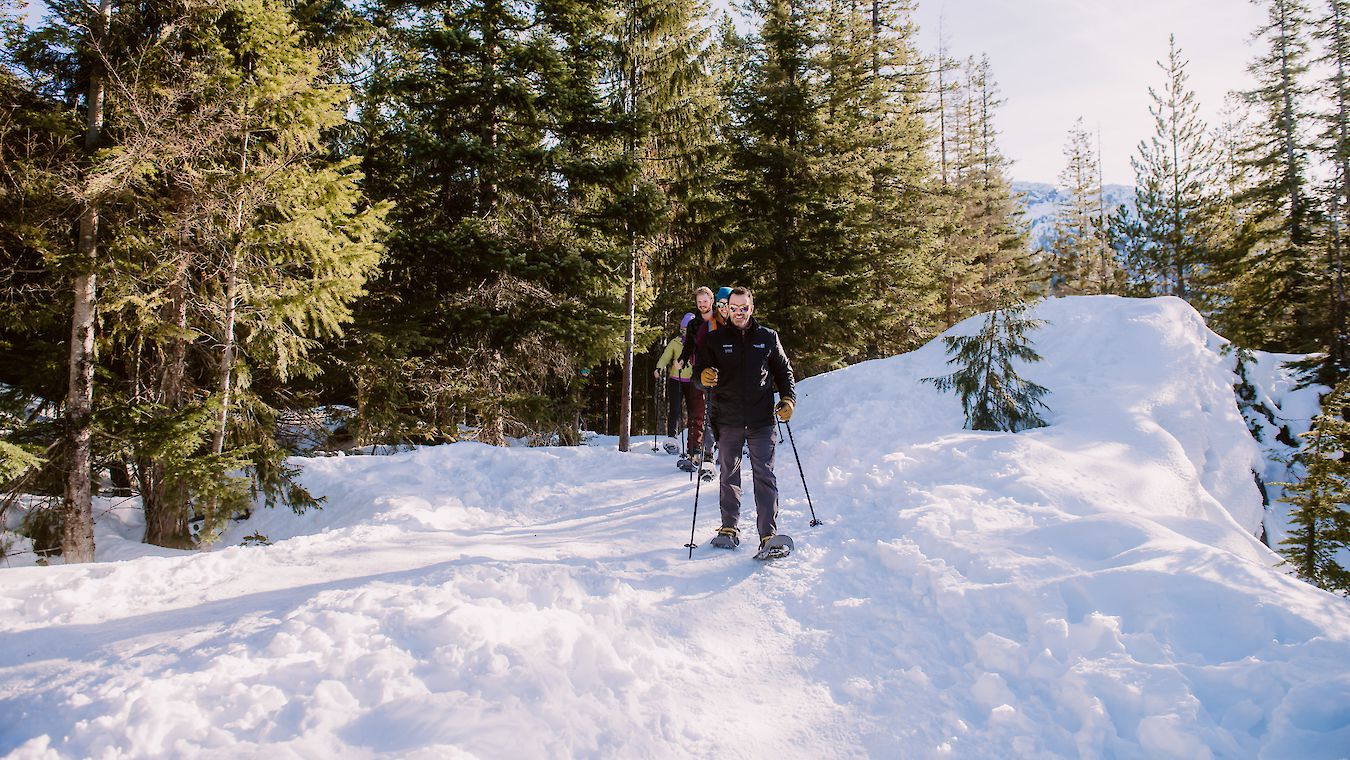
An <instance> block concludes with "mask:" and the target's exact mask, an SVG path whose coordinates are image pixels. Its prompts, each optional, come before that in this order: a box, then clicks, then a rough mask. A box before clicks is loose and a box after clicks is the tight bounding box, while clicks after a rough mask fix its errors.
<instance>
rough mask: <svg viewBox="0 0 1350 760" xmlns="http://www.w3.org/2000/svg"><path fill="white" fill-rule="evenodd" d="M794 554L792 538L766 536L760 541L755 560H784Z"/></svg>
mask: <svg viewBox="0 0 1350 760" xmlns="http://www.w3.org/2000/svg"><path fill="white" fill-rule="evenodd" d="M791 553H792V536H785V535H783V534H781V533H780V534H778V535H776V536H764V537H763V538H761V539H760V540H759V551H757V552H755V559H758V560H766V559H782V558H783V557H786V556H788V555H789V554H791Z"/></svg>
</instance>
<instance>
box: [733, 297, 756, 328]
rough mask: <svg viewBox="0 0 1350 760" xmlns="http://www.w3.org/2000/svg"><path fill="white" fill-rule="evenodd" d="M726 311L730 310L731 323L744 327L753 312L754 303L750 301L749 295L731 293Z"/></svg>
mask: <svg viewBox="0 0 1350 760" xmlns="http://www.w3.org/2000/svg"><path fill="white" fill-rule="evenodd" d="M727 311H729V312H731V324H733V325H736V326H737V327H745V326H746V325H747V324H749V323H750V315H751V314H753V313H754V311H755V305H754V304H753V303H751V301H750V297H749V296H744V295H741V294H740V293H732V294H731V302H730V303H729V304H728V306H727Z"/></svg>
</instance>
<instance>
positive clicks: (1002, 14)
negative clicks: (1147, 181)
mask: <svg viewBox="0 0 1350 760" xmlns="http://www.w3.org/2000/svg"><path fill="white" fill-rule="evenodd" d="M713 4H714V6H715V7H728V6H729V5H730V2H729V0H713ZM1264 18H1265V12H1264V10H1263V6H1260V7H1258V6H1257V5H1256V4H1253V3H1251V2H1248V0H1126V1H1125V2H1113V1H1108V0H920V2H919V6H918V10H917V12H916V15H915V21H916V22H917V23H918V24H919V43H920V47H921V48H922V49H923V50H924V51H925V52H927V53H930V54H931V53H934V52H935V51H936V50H937V46H938V28H939V22H940V21H941V27H942V29H943V36H944V37H945V38H946V40H947V46H948V51H949V54H950V55H953V56H956V57H958V58H965V57H966V56H967V55H974V56H976V57H978V56H979V55H981V54H987V55H988V56H989V60H990V63H991V64H992V66H993V70H994V76H995V78H996V80H997V81H998V85H999V87H1000V89H1001V90H1002V93H1003V98H1004V100H1005V103H1004V105H1003V107H1002V108H1001V110H1000V112H999V113H998V115H997V124H998V127H999V130H1000V133H1001V136H1000V139H999V144H1000V146H1001V147H1002V148H1003V151H1004V153H1005V154H1007V156H1008V157H1009V158H1010V159H1012V160H1013V161H1014V164H1013V168H1012V176H1013V178H1014V179H1018V180H1027V181H1037V182H1054V181H1055V180H1056V178H1057V177H1058V175H1059V172H1060V170H1061V169H1062V168H1063V166H1064V144H1065V142H1066V140H1067V136H1068V132H1069V129H1070V128H1071V127H1073V124H1074V122H1075V120H1077V119H1078V117H1080V116H1081V117H1082V118H1083V123H1084V125H1085V126H1086V127H1087V128H1088V129H1089V130H1090V131H1092V132H1094V133H1096V132H1097V131H1098V129H1099V128H1100V133H1101V148H1102V173H1103V176H1104V179H1105V181H1106V182H1107V183H1108V184H1124V185H1132V184H1134V171H1133V170H1132V169H1131V168H1130V157H1131V156H1133V155H1135V154H1136V151H1137V146H1138V144H1139V141H1140V140H1143V139H1146V138H1147V137H1149V136H1150V135H1151V134H1152V132H1153V120H1152V117H1151V116H1150V115H1149V112H1148V107H1149V105H1150V103H1151V100H1150V99H1149V95H1148V88H1149V87H1150V86H1153V87H1161V84H1162V72H1161V71H1160V70H1159V69H1158V67H1157V66H1156V65H1155V62H1156V61H1158V60H1160V59H1164V58H1166V57H1167V38H1168V35H1169V34H1175V35H1176V37H1177V44H1178V46H1179V47H1180V48H1181V50H1182V53H1183V54H1184V56H1185V57H1186V58H1187V59H1188V60H1189V62H1190V63H1189V65H1188V66H1187V69H1186V71H1187V73H1188V74H1189V75H1190V84H1191V87H1192V89H1194V90H1195V91H1196V95H1197V97H1198V99H1199V101H1200V105H1201V109H1202V116H1203V117H1204V118H1205V119H1206V121H1207V122H1209V123H1210V125H1211V126H1212V125H1213V124H1214V123H1215V122H1217V121H1218V113H1219V111H1220V109H1221V108H1222V106H1223V100H1224V96H1225V95H1226V94H1227V93H1228V92H1229V91H1230V90H1235V89H1245V88H1248V87H1250V86H1251V78H1250V76H1249V75H1248V73H1247V64H1248V63H1249V62H1250V61H1251V59H1252V57H1253V53H1254V50H1255V49H1254V48H1253V47H1252V46H1251V44H1250V39H1251V35H1252V32H1254V31H1255V30H1256V28H1257V26H1258V25H1259V24H1260V23H1261V22H1262V21H1263V20H1264Z"/></svg>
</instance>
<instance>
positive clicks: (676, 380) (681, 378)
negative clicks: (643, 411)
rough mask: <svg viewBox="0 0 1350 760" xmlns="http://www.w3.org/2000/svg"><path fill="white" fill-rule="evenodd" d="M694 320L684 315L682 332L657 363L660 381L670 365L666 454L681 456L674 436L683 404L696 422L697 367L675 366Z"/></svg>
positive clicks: (673, 339)
mask: <svg viewBox="0 0 1350 760" xmlns="http://www.w3.org/2000/svg"><path fill="white" fill-rule="evenodd" d="M693 321H694V315H693V314H692V313H689V314H685V315H684V317H683V318H682V319H681V320H680V329H679V331H678V332H677V333H675V337H673V338H671V339H670V342H669V343H667V344H666V350H665V352H664V353H662V354H661V358H660V359H659V360H657V362H656V371H655V375H656V379H657V380H660V379H661V373H662V372H663V371H665V370H666V367H667V366H668V365H672V366H670V370H669V372H668V374H667V375H666V398H667V400H668V402H669V406H668V407H667V412H666V444H665V449H666V452H667V453H670V454H678V453H679V451H680V444H679V443H678V442H677V441H676V440H675V434H676V432H677V431H678V430H679V427H680V408H681V404H683V405H684V408H685V409H688V410H689V418H690V419H693V417H694V413H693V395H694V388H693V387H692V385H691V384H690V382H689V379H690V378H691V377H693V375H694V367H693V365H691V364H685V365H683V366H680V367H676V366H673V365H676V364H678V363H679V361H680V360H679V356H680V353H681V352H682V351H683V350H684V331H685V329H686V328H688V327H689V323H690V322H693Z"/></svg>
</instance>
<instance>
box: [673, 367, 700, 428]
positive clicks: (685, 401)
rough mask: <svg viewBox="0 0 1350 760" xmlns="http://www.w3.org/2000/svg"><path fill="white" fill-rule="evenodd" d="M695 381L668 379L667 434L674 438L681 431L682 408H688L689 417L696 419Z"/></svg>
mask: <svg viewBox="0 0 1350 760" xmlns="http://www.w3.org/2000/svg"><path fill="white" fill-rule="evenodd" d="M696 390H698V389H697V388H695V387H694V384H693V383H688V382H682V381H680V380H669V379H668V380H666V401H667V406H666V435H668V436H670V437H671V438H674V437H675V436H676V434H677V433H679V431H680V410H681V409H684V410H686V413H687V415H688V419H691V420H692V419H694V392H695V391H696Z"/></svg>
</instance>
